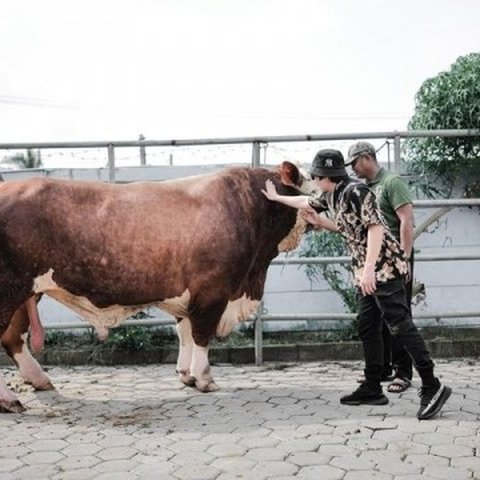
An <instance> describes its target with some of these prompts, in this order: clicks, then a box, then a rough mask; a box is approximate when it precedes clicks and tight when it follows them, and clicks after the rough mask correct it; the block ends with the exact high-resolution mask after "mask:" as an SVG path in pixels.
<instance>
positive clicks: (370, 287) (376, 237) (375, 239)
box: [360, 224, 385, 295]
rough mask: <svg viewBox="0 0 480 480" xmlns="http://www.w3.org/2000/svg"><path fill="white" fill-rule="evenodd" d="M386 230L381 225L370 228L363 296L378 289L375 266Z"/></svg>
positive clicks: (364, 270) (362, 286) (362, 281)
mask: <svg viewBox="0 0 480 480" xmlns="http://www.w3.org/2000/svg"><path fill="white" fill-rule="evenodd" d="M384 230H385V228H384V227H383V225H381V224H371V225H369V227H368V233H367V254H366V257H365V267H364V269H363V274H362V278H361V279H360V289H361V291H362V294H363V295H371V294H372V293H373V292H375V290H376V289H377V281H376V278H375V264H376V263H377V259H378V256H379V254H380V249H381V247H382V241H383V235H384Z"/></svg>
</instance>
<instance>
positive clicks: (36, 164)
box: [5, 149, 43, 169]
mask: <svg viewBox="0 0 480 480" xmlns="http://www.w3.org/2000/svg"><path fill="white" fill-rule="evenodd" d="M5 163H10V164H13V165H16V166H18V167H20V168H22V169H27V168H41V167H43V163H42V157H41V155H40V151H37V152H34V151H33V150H31V149H28V150H27V152H26V153H17V154H15V155H12V156H11V157H8V158H7V159H6V161H5Z"/></svg>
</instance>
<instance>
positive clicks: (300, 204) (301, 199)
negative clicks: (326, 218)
mask: <svg viewBox="0 0 480 480" xmlns="http://www.w3.org/2000/svg"><path fill="white" fill-rule="evenodd" d="M262 193H263V194H264V195H265V196H266V197H267V198H268V199H269V200H272V201H273V202H279V203H283V204H284V205H287V207H292V208H297V209H305V210H312V211H314V210H313V209H312V207H311V206H310V204H309V203H308V199H309V198H310V197H308V196H307V195H298V196H289V195H279V194H278V193H277V189H276V188H275V185H274V184H273V182H272V181H271V180H267V181H266V182H265V190H262Z"/></svg>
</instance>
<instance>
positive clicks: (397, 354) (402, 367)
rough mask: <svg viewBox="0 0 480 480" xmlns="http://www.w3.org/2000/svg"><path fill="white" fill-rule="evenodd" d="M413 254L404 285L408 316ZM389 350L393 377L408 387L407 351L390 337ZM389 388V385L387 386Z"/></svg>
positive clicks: (411, 368)
mask: <svg viewBox="0 0 480 480" xmlns="http://www.w3.org/2000/svg"><path fill="white" fill-rule="evenodd" d="M413 265H414V263H413V252H412V255H411V257H410V278H409V281H408V282H406V283H405V290H406V294H407V305H408V308H409V311H410V316H411V315H412V288H413ZM391 349H392V366H393V370H394V377H395V378H400V379H404V380H407V381H408V382H406V383H405V385H407V387H406V388H408V386H410V383H411V380H412V376H413V367H412V359H411V357H410V355H409V354H408V352H407V350H406V349H405V348H404V346H403V345H402V344H401V342H400V341H399V340H398V339H397V338H396V337H392V341H391ZM389 387H390V385H389ZM406 388H402V389H401V390H398V391H404V390H405V389H406ZM389 391H393V392H395V391H397V390H396V389H395V388H393V389H390V388H389Z"/></svg>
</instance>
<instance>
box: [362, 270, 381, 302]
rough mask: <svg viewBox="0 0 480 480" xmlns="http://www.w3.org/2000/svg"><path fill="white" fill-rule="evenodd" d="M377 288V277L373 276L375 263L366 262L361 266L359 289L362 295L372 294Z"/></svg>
mask: <svg viewBox="0 0 480 480" xmlns="http://www.w3.org/2000/svg"><path fill="white" fill-rule="evenodd" d="M376 289H377V279H376V278H375V264H374V263H366V264H365V266H364V267H363V274H362V278H361V279H360V290H361V291H362V295H364V296H365V295H372V294H373V293H374V292H375V290H376Z"/></svg>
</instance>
